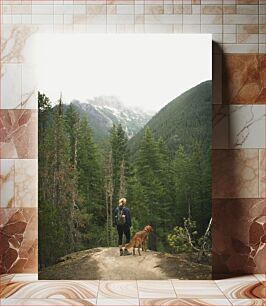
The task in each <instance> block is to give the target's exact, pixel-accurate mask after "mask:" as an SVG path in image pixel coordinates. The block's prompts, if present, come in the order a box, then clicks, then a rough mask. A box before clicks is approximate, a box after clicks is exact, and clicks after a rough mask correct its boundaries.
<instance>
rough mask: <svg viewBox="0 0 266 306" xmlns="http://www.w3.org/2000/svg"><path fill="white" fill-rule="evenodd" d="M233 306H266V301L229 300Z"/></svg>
mask: <svg viewBox="0 0 266 306" xmlns="http://www.w3.org/2000/svg"><path fill="white" fill-rule="evenodd" d="M229 301H230V302H231V304H232V305H233V306H235V305H245V306H256V305H257V306H265V305H266V300H264V299H230V300H229Z"/></svg>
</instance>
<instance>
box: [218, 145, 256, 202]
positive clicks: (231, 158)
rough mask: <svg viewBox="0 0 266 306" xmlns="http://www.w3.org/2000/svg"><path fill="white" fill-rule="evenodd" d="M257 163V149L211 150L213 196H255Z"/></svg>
mask: <svg viewBox="0 0 266 306" xmlns="http://www.w3.org/2000/svg"><path fill="white" fill-rule="evenodd" d="M258 164H259V152H258V150H257V149H240V150H213V152H212V182H213V183H212V194H213V198H257V197H258V193H259V173H258V172H259V169H258Z"/></svg>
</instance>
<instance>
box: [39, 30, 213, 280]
mask: <svg viewBox="0 0 266 306" xmlns="http://www.w3.org/2000/svg"><path fill="white" fill-rule="evenodd" d="M47 46H52V48H50V47H49V48H47ZM195 49H196V50H197V52H195ZM36 76H37V79H38V91H39V93H38V107H39V110H38V112H39V128H38V144H39V148H38V160H39V170H38V171H39V180H38V181H39V183H38V193H39V198H38V203H39V216H38V217H39V219H38V220H39V223H38V228H39V238H38V250H39V251H38V257H39V279H100V280H108V279H110V280H113V279H117V280H130V279H144V280H145V279H156V280H162V279H169V278H178V279H210V278H211V236H210V228H211V221H212V219H211V159H210V157H211V128H212V124H211V115H212V112H211V108H212V81H211V78H212V74H211V35H207V34H204V35H185V34H182V35H175V34H172V35H164V34H149V35H143V34H140V35H138V34H130V35H128V34H116V35H113V34H92V35H69V34H63V35H62V34H58V35H48V34H45V35H39V36H38V37H37V38H36Z"/></svg>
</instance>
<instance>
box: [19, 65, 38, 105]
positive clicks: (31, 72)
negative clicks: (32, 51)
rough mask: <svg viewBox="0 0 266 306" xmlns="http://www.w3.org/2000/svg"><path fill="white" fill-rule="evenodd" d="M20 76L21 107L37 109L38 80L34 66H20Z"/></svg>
mask: <svg viewBox="0 0 266 306" xmlns="http://www.w3.org/2000/svg"><path fill="white" fill-rule="evenodd" d="M21 72H22V75H21V87H22V88H21V107H22V108H28V109H37V108H38V88H37V87H38V86H37V83H38V80H37V75H36V66H35V65H34V64H22V71H21Z"/></svg>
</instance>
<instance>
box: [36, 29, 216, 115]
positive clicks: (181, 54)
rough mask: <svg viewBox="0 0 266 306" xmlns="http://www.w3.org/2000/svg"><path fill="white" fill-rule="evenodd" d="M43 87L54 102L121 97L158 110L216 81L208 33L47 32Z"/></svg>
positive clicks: (41, 57)
mask: <svg viewBox="0 0 266 306" xmlns="http://www.w3.org/2000/svg"><path fill="white" fill-rule="evenodd" d="M36 46H37V53H36V54H37V56H36V59H37V65H36V67H37V77H38V83H39V85H38V89H39V91H41V92H44V93H45V94H46V95H47V96H48V97H50V99H51V100H52V101H55V100H58V98H59V96H60V92H62V93H63V98H64V102H65V103H66V102H70V101H71V100H72V99H78V100H81V101H84V100H85V99H88V98H93V97H96V96H117V97H118V98H119V99H120V100H121V101H122V102H123V103H124V104H125V105H128V106H136V107H140V108H143V109H147V110H153V111H157V110H159V109H161V108H162V107H163V106H164V105H166V104H167V103H168V102H170V101H171V100H172V99H174V98H176V97H177V96H178V95H180V94H181V93H183V92H184V91H186V90H188V89H189V88H191V87H193V86H195V85H197V84H199V83H201V82H203V81H205V80H210V79H211V70H212V69H211V54H212V51H211V35H209V34H75V35H74V34H42V35H39V36H38V37H37V44H36Z"/></svg>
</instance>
